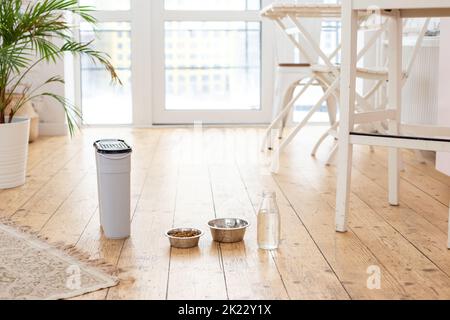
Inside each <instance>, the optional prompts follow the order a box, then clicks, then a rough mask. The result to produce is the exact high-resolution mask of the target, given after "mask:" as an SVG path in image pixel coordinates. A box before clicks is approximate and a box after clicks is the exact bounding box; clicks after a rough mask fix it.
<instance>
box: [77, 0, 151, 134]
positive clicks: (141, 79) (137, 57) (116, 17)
mask: <svg viewBox="0 0 450 320" xmlns="http://www.w3.org/2000/svg"><path fill="white" fill-rule="evenodd" d="M151 2H152V1H148V0H131V7H130V10H118V11H114V10H105V11H96V12H94V14H93V16H94V17H95V18H96V20H97V22H98V23H105V22H106V23H107V22H127V23H130V26H131V90H132V96H131V99H132V115H133V117H132V119H133V120H132V125H133V126H136V127H145V126H150V125H151V124H152V115H151V111H152V110H151V106H150V105H149V104H148V101H151V99H152V97H151V83H150V80H151V79H150V77H149V76H148V75H149V74H151V65H150V61H149V59H148V57H149V56H150V54H151V41H150V35H149V34H150V32H149V31H148V30H150V28H151V24H150V20H149V16H150V14H151ZM74 68H75V104H76V105H77V106H78V107H79V108H80V109H81V110H82V109H83V106H82V88H81V61H80V59H79V58H76V59H75V60H74ZM136 84H139V85H136ZM85 126H87V125H85ZM95 126H102V125H95ZM106 126H110V125H106ZM114 126H117V125H114ZM126 126H128V125H126Z"/></svg>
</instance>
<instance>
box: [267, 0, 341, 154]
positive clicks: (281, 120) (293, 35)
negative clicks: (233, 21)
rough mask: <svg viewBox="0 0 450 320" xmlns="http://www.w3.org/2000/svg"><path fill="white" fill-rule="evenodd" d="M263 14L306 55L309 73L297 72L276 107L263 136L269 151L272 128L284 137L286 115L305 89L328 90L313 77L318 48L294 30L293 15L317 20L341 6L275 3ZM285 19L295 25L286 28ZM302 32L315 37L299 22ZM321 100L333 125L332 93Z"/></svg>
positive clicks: (330, 15)
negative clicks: (286, 92)
mask: <svg viewBox="0 0 450 320" xmlns="http://www.w3.org/2000/svg"><path fill="white" fill-rule="evenodd" d="M262 16H263V17H265V18H269V19H271V20H273V21H274V22H275V23H276V24H277V25H278V26H279V27H280V28H281V30H282V31H283V32H284V33H285V34H286V35H287V37H288V39H289V40H290V41H291V42H292V44H293V45H294V47H295V48H297V49H298V50H299V52H300V53H301V55H302V56H303V57H304V58H305V60H306V62H307V65H308V66H307V68H308V69H307V70H308V71H307V73H309V74H308V77H305V76H304V75H306V73H303V74H299V77H300V79H299V81H296V82H295V83H293V85H292V86H291V87H290V90H289V91H288V94H287V95H286V97H285V99H284V100H283V104H282V107H281V108H277V109H276V110H275V119H274V121H273V122H272V124H271V125H270V126H269V128H268V129H267V131H266V133H265V135H264V141H263V144H262V151H264V150H266V148H267V149H269V150H272V147H273V143H272V131H273V130H274V129H276V128H278V127H279V128H280V130H279V131H278V132H277V138H278V139H282V138H283V131H284V128H285V125H286V120H287V118H288V116H289V114H290V113H291V112H292V111H293V108H294V105H295V103H296V102H297V101H298V100H299V99H300V98H301V97H302V96H303V95H304V93H305V92H307V90H308V89H309V88H310V87H311V86H313V85H319V86H321V87H322V88H324V91H326V90H327V89H328V83H323V82H321V81H320V79H319V78H317V77H316V75H315V71H314V70H313V69H312V66H313V65H316V64H317V63H318V61H319V58H320V54H319V51H320V50H319V51H317V50H314V49H313V50H311V47H310V43H309V41H308V39H305V38H304V37H303V34H302V32H301V31H299V30H298V29H297V26H296V25H295V23H296V20H295V18H296V17H299V16H301V17H302V18H316V19H329V18H336V17H339V16H340V6H339V5H330V4H318V3H314V4H302V5H297V4H280V3H276V4H272V5H271V6H269V7H267V8H265V9H264V10H263V11H262ZM286 20H289V21H290V23H291V24H292V23H294V27H289V26H288V25H287V21H286ZM302 31H304V33H306V34H307V35H308V37H309V38H310V39H312V38H316V37H317V36H316V37H314V36H312V35H311V30H308V28H307V27H305V26H304V25H303V24H302ZM338 52H339V49H337V50H336V51H335V52H334V54H333V56H336V55H337V53H338ZM294 72H295V70H294ZM299 86H301V87H302V88H301V90H300V92H299V93H298V94H296V95H295V96H294V95H293V94H294V91H295V89H296V88H298V87H299ZM323 102H327V104H328V110H329V118H330V124H331V125H333V124H334V123H335V122H336V114H337V103H336V99H335V97H334V96H333V95H332V94H328V95H326V96H325V98H324V99H323ZM323 102H322V103H321V104H320V106H318V107H315V108H313V109H314V110H315V111H311V112H309V113H308V115H307V117H306V118H307V119H306V123H307V122H308V121H309V119H310V118H311V117H312V115H313V114H314V113H315V112H316V111H317V109H318V108H320V107H321V106H322V104H323Z"/></svg>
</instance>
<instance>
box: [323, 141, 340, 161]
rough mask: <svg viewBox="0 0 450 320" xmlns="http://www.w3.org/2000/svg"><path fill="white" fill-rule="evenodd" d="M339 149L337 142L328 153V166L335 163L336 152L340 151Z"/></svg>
mask: <svg viewBox="0 0 450 320" xmlns="http://www.w3.org/2000/svg"><path fill="white" fill-rule="evenodd" d="M338 151H339V144H338V143H336V145H335V146H334V147H333V149H332V150H331V152H330V154H329V155H328V159H327V162H326V163H325V165H326V166H327V167H330V166H331V165H332V164H333V162H334V159H335V158H336V154H337V153H338Z"/></svg>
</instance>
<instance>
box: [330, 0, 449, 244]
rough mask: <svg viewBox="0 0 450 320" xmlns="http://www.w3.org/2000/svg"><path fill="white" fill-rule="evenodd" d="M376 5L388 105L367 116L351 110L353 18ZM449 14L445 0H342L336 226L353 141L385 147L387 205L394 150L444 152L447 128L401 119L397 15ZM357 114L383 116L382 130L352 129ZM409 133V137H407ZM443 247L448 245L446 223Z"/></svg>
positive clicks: (395, 190) (394, 182) (343, 209)
mask: <svg viewBox="0 0 450 320" xmlns="http://www.w3.org/2000/svg"><path fill="white" fill-rule="evenodd" d="M374 7H376V8H378V9H379V10H380V13H381V14H383V15H384V16H386V17H388V18H389V30H388V37H389V53H388V60H389V75H388V79H389V83H388V95H387V96H388V106H389V108H388V109H387V110H384V111H380V112H377V113H372V114H364V113H363V114H357V113H356V112H355V111H356V108H355V101H356V79H357V42H358V37H357V34H358V17H359V15H360V14H361V13H362V12H367V9H368V8H374ZM444 16H445V17H450V1H448V0H416V1H409V0H389V1H388V0H358V1H354V0H343V19H342V21H343V49H342V67H341V79H342V82H341V89H340V94H341V103H340V125H339V158H338V181H337V196H336V230H337V231H338V232H346V231H347V222H348V219H347V216H348V210H349V200H350V189H351V175H352V162H353V161H352V156H353V145H355V144H359V145H370V146H382V147H388V148H389V159H388V167H389V203H390V204H391V205H394V206H396V205H399V181H400V174H399V170H400V152H399V150H400V149H413V150H416V149H418V150H428V151H442V152H450V128H449V127H438V126H424V125H405V124H403V123H402V122H401V109H402V87H403V84H404V73H403V70H402V49H403V48H402V38H403V31H402V29H403V23H402V19H404V18H410V17H414V18H417V17H444ZM361 118H363V119H365V120H367V121H369V122H374V121H379V120H384V119H388V121H389V130H388V133H387V134H371V133H358V132H355V124H356V123H357V121H358V120H361ZM412 134H413V135H412ZM447 245H448V248H450V223H449V239H448V244H447Z"/></svg>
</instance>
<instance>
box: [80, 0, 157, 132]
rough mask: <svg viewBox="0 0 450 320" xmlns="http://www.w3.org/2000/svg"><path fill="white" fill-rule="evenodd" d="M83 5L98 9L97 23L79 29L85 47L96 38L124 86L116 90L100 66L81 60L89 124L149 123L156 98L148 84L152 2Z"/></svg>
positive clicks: (88, 1)
mask: <svg viewBox="0 0 450 320" xmlns="http://www.w3.org/2000/svg"><path fill="white" fill-rule="evenodd" d="M79 2H80V4H81V5H87V6H92V7H93V8H95V10H96V11H95V14H94V15H95V18H96V19H97V21H98V23H97V24H96V26H95V29H93V28H92V26H90V25H88V24H85V23H81V24H80V34H79V36H80V40H81V41H82V42H83V43H87V42H90V41H92V40H94V39H95V41H94V42H93V45H94V46H95V48H96V49H98V50H101V51H103V52H106V53H107V54H108V55H109V56H110V59H111V62H112V63H113V65H114V67H115V68H116V70H117V73H118V75H119V77H120V80H121V81H122V84H123V85H111V83H110V79H109V78H108V74H107V73H106V72H105V71H104V70H103V69H102V68H101V66H99V65H96V64H94V63H93V62H92V61H91V60H89V59H87V58H84V57H82V58H81V59H80V60H79V61H78V63H79V66H78V68H77V69H78V80H79V81H78V83H79V88H78V91H79V92H78V94H77V96H78V99H79V101H78V103H77V104H78V105H81V108H82V112H83V124H84V125H131V124H133V125H146V124H150V121H151V113H150V111H149V108H150V106H149V105H148V104H147V103H146V102H148V101H149V100H150V99H151V95H150V93H149V92H150V83H149V82H148V81H146V79H148V78H149V77H148V74H149V68H150V66H149V65H148V63H147V62H146V61H147V60H148V59H147V57H148V56H149V55H150V44H149V43H150V41H146V39H145V35H146V34H147V35H148V31H145V30H149V29H150V22H149V16H150V1H147V0H114V1H111V0H80V1H79Z"/></svg>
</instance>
